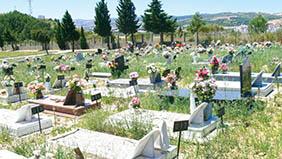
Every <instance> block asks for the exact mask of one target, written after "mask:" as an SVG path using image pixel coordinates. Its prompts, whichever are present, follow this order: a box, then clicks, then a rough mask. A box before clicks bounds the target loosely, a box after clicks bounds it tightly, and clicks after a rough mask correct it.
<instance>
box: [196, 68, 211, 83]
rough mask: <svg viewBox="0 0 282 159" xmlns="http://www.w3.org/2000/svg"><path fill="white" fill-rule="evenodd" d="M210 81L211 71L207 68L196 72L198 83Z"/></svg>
mask: <svg viewBox="0 0 282 159" xmlns="http://www.w3.org/2000/svg"><path fill="white" fill-rule="evenodd" d="M207 79H209V70H208V69H207V68H205V67H203V68H201V69H200V70H197V71H196V79H195V80H196V81H203V80H207Z"/></svg>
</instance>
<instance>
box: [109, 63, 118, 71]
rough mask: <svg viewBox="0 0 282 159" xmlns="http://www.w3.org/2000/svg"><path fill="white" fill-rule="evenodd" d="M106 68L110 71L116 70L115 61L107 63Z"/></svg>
mask: <svg viewBox="0 0 282 159" xmlns="http://www.w3.org/2000/svg"><path fill="white" fill-rule="evenodd" d="M108 67H109V68H110V69H111V70H115V69H116V68H117V63H116V62H115V61H111V62H109V63H108Z"/></svg>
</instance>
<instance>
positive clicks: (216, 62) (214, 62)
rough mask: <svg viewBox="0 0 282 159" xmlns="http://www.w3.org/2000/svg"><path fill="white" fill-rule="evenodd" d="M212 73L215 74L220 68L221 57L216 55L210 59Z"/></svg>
mask: <svg viewBox="0 0 282 159" xmlns="http://www.w3.org/2000/svg"><path fill="white" fill-rule="evenodd" d="M210 66H211V70H212V74H215V73H216V72H217V71H218V69H219V59H218V58H217V57H216V56H215V55H214V56H213V57H212V58H211V60H210Z"/></svg>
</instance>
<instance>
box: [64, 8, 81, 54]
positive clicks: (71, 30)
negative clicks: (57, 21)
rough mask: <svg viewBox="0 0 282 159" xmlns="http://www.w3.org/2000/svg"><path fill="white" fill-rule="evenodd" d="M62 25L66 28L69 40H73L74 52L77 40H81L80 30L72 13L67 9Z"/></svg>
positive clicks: (65, 31) (66, 37)
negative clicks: (77, 28)
mask: <svg viewBox="0 0 282 159" xmlns="http://www.w3.org/2000/svg"><path fill="white" fill-rule="evenodd" d="M62 26H63V30H64V36H65V39H66V41H67V42H71V46H72V52H74V44H75V41H77V40H79V32H78V31H77V30H76V28H75V25H74V22H73V20H72V17H71V15H70V14H69V12H68V11H66V13H65V15H64V17H63V19H62Z"/></svg>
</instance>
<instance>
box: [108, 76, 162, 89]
mask: <svg viewBox="0 0 282 159" xmlns="http://www.w3.org/2000/svg"><path fill="white" fill-rule="evenodd" d="M130 81H131V79H116V80H110V81H108V82H107V86H108V87H115V88H116V87H117V88H128V87H130ZM137 83H138V86H139V89H140V90H154V89H156V88H160V87H162V86H163V84H164V82H163V81H161V82H158V83H155V84H153V83H151V81H150V79H142V78H139V79H138V80H137Z"/></svg>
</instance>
